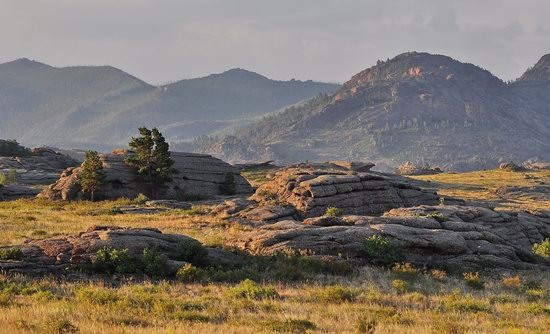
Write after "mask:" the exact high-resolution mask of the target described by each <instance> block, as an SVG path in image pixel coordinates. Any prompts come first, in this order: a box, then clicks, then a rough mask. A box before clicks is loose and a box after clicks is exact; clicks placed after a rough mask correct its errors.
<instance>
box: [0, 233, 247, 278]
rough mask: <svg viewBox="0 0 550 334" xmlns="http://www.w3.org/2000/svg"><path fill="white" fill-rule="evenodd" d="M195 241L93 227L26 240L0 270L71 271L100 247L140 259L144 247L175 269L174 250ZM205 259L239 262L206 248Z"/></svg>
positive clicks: (225, 254)
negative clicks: (13, 257)
mask: <svg viewBox="0 0 550 334" xmlns="http://www.w3.org/2000/svg"><path fill="white" fill-rule="evenodd" d="M189 242H193V243H198V241H196V240H195V239H193V238H191V237H188V236H185V235H179V234H163V233H162V232H161V231H159V230H158V229H155V228H122V227H116V226H94V227H91V228H90V229H88V230H87V231H85V232H81V233H79V234H74V235H65V236H58V237H54V238H49V239H43V240H29V241H26V242H25V243H23V244H21V245H19V246H17V247H0V249H2V248H4V249H7V248H12V249H13V248H17V249H19V250H20V251H21V252H20V258H19V259H17V260H13V261H0V271H6V272H9V273H25V274H54V273H59V272H64V271H66V270H67V269H71V268H76V269H78V268H82V266H84V265H86V264H87V263H89V262H90V261H91V259H93V258H94V257H95V256H96V255H97V252H98V251H99V250H100V249H102V248H105V247H107V248H113V249H127V250H128V254H129V255H130V256H132V257H133V256H140V255H142V254H143V250H144V249H145V248H150V249H153V248H154V249H155V250H157V251H158V252H160V253H162V254H164V255H166V256H167V258H168V266H169V267H170V268H172V269H173V270H177V268H179V267H180V266H182V265H183V264H185V262H183V261H181V259H180V258H179V257H178V256H179V255H178V253H177V251H178V249H179V247H180V248H181V247H182V246H181V245H188V244H189ZM206 250H207V255H206V258H205V260H208V261H211V262H213V263H216V264H224V263H225V264H227V263H232V262H233V263H235V262H238V261H240V259H239V258H238V257H237V256H236V255H234V254H232V253H229V252H226V251H223V250H220V249H213V248H207V249H206Z"/></svg>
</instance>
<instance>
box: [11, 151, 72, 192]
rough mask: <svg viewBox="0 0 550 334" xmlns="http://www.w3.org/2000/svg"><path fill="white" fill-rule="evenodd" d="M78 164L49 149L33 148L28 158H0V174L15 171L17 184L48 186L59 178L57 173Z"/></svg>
mask: <svg viewBox="0 0 550 334" xmlns="http://www.w3.org/2000/svg"><path fill="white" fill-rule="evenodd" d="M78 164H79V163H78V162H77V161H76V160H74V159H72V158H71V157H69V156H66V155H63V154H61V153H58V152H56V151H55V150H53V149H50V148H45V147H41V148H34V149H32V150H31V151H30V154H29V155H28V156H24V157H0V172H3V173H4V174H8V173H10V172H12V171H15V172H16V173H17V174H16V178H17V183H19V184H25V185H37V184H41V185H44V184H50V183H53V182H55V181H56V180H57V179H58V178H59V173H61V172H62V171H63V170H64V169H66V168H67V167H70V166H77V165H78Z"/></svg>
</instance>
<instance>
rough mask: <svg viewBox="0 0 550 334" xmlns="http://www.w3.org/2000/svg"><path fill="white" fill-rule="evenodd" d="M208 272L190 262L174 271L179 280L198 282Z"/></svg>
mask: <svg viewBox="0 0 550 334" xmlns="http://www.w3.org/2000/svg"><path fill="white" fill-rule="evenodd" d="M207 275H208V273H207V272H206V271H204V270H203V269H200V268H197V267H195V266H194V265H192V264H191V263H188V264H186V265H184V266H183V267H181V268H180V269H179V270H178V272H177V273H176V277H177V278H178V280H180V281H181V282H186V283H189V282H200V281H202V280H204V279H205V278H206V277H207Z"/></svg>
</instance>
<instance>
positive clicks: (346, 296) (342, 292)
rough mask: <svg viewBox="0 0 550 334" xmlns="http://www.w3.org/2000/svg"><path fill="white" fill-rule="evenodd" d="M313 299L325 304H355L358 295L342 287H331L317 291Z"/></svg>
mask: <svg viewBox="0 0 550 334" xmlns="http://www.w3.org/2000/svg"><path fill="white" fill-rule="evenodd" d="M313 297H314V298H315V299H316V300H318V301H320V302H325V303H344V302H353V301H354V300H355V299H356V298H357V293H356V292H355V291H353V290H351V289H350V288H348V287H345V286H342V285H330V286H327V287H324V288H321V289H320V290H318V291H315V292H314V294H313Z"/></svg>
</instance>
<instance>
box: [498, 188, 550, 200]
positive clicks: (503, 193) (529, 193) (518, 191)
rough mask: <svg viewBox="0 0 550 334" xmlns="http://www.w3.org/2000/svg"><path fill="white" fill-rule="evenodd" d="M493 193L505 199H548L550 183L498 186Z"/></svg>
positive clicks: (549, 197)
mask: <svg viewBox="0 0 550 334" xmlns="http://www.w3.org/2000/svg"><path fill="white" fill-rule="evenodd" d="M495 193H496V194H497V195H498V196H500V197H501V198H505V199H519V198H531V199H533V200H537V201H550V185H540V186H530V187H529V186H527V187H499V188H497V189H496V190H495Z"/></svg>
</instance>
